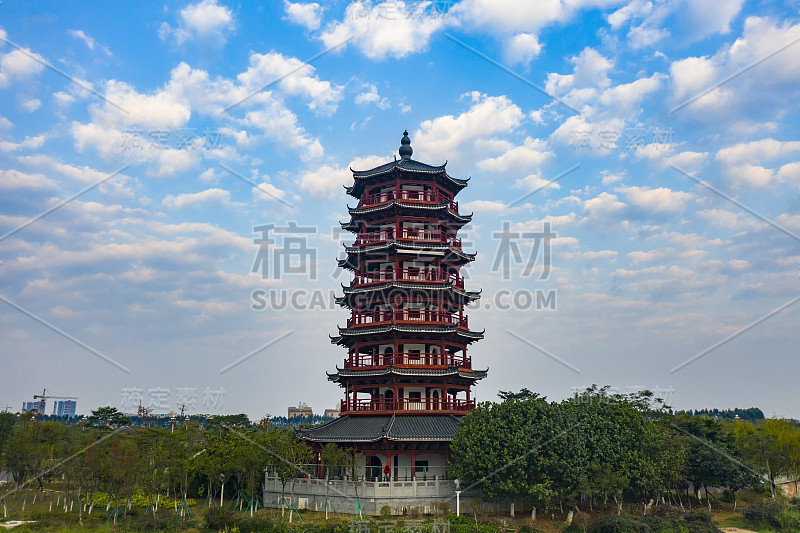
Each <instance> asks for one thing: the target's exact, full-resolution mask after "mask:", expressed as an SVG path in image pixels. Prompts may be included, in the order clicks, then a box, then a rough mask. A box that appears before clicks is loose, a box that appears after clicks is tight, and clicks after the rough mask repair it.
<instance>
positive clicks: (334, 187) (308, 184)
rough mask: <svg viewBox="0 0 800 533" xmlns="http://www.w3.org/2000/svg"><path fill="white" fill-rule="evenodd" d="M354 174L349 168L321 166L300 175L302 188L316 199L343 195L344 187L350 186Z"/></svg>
mask: <svg viewBox="0 0 800 533" xmlns="http://www.w3.org/2000/svg"><path fill="white" fill-rule="evenodd" d="M352 181H353V174H352V173H351V172H350V170H349V169H347V168H342V167H332V166H330V165H321V166H319V167H316V168H314V169H311V170H308V171H306V172H304V173H303V174H301V175H300V187H302V188H303V189H305V190H306V191H308V193H309V194H310V195H311V196H313V197H315V198H326V197H330V196H331V195H332V194H335V193H340V194H341V193H342V190H343V189H342V185H345V184H350V183H352Z"/></svg>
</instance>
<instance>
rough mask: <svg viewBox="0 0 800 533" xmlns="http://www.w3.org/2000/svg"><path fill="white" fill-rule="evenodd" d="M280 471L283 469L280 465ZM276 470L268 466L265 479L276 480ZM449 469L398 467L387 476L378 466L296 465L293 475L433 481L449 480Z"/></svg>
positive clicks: (298, 476) (444, 467) (332, 479)
mask: <svg viewBox="0 0 800 533" xmlns="http://www.w3.org/2000/svg"><path fill="white" fill-rule="evenodd" d="M279 468H280V469H282V470H283V469H285V465H281V466H280V467H279ZM277 470H278V469H277V468H275V466H268V467H267V470H266V477H267V479H275V478H278V477H279V476H278V474H277ZM448 474H449V467H447V466H425V465H415V466H411V465H400V466H398V467H397V468H393V469H392V471H390V472H389V474H385V473H384V472H383V468H382V467H380V466H377V465H375V466H366V467H364V466H357V467H355V468H354V467H346V466H345V467H332V468H328V467H327V466H326V465H324V464H301V465H296V467H295V475H293V476H291V477H296V478H297V479H317V480H325V479H327V480H329V481H333V482H335V481H337V480H339V481H349V482H352V481H356V482H361V481H378V482H384V481H411V480H412V479H413V480H416V481H433V480H435V479H437V478H438V479H440V480H444V479H449V478H448Z"/></svg>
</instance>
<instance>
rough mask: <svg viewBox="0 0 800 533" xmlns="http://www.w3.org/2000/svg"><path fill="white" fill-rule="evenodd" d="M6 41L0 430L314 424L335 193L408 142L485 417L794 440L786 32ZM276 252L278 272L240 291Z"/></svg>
mask: <svg viewBox="0 0 800 533" xmlns="http://www.w3.org/2000/svg"><path fill="white" fill-rule="evenodd" d="M0 38H2V40H0V94H2V98H0V191H2V194H0V234H2V237H0V238H1V239H2V240H0V261H2V263H0V296H2V301H0V316H2V320H1V321H0V334H1V335H2V340H3V347H2V352H1V353H2V365H3V373H2V378H1V379H2V387H0V403H1V404H2V405H1V406H0V407H5V406H6V405H8V406H11V408H13V409H18V408H19V406H20V404H21V402H22V401H23V400H30V397H31V396H32V395H33V394H34V393H36V392H37V391H40V390H41V389H42V388H48V389H50V390H52V391H55V392H56V393H59V394H62V395H73V396H78V397H79V398H80V400H79V403H78V405H79V411H83V412H87V411H88V410H89V409H91V408H94V407H96V406H99V405H106V404H112V405H116V406H118V407H121V408H123V409H124V410H130V409H131V408H133V407H135V405H132V404H137V403H138V400H137V399H138V398H139V397H141V398H142V399H143V402H144V403H145V404H151V405H153V406H154V407H156V410H157V411H166V410H169V408H173V407H174V406H175V405H176V404H178V403H186V404H188V405H189V411H190V412H246V413H248V414H249V415H250V416H252V417H259V416H261V415H263V414H265V413H271V414H273V415H284V414H285V409H286V407H287V406H288V405H294V404H296V403H297V402H299V401H305V402H307V403H309V404H310V405H311V406H312V407H313V408H314V409H315V410H316V411H321V410H322V409H324V408H327V407H333V406H334V405H336V404H337V403H338V401H339V399H340V398H341V396H342V394H341V391H340V389H338V388H337V387H336V386H335V385H333V384H331V383H328V382H326V378H325V371H326V370H327V371H333V369H334V366H335V365H336V364H337V363H341V361H342V359H343V358H344V356H345V353H344V350H342V349H341V348H338V347H335V346H331V345H330V344H329V341H328V335H329V334H333V333H335V332H336V325H337V324H339V325H344V323H345V320H346V317H347V312H346V311H344V310H342V309H338V308H336V307H335V306H333V305H331V303H330V294H331V293H336V294H338V293H340V292H341V287H340V284H341V283H347V282H348V277H347V275H342V274H341V273H340V272H336V269H335V265H336V258H337V257H338V256H340V254H341V250H342V243H345V242H349V241H351V240H352V239H351V238H350V237H348V235H346V234H342V233H341V232H340V231H339V230H338V229H337V228H338V221H344V220H347V208H346V206H347V204H348V203H349V204H350V205H351V206H352V205H355V201H354V199H353V198H350V197H348V196H347V195H346V194H345V193H344V190H343V188H342V185H343V184H347V183H348V182H349V181H350V180H351V177H350V173H349V171H348V167H352V168H355V169H359V170H364V169H367V168H371V167H373V166H377V165H378V164H381V163H383V162H386V161H389V160H391V159H392V157H393V156H394V155H395V154H396V153H397V148H398V147H399V146H400V137H401V136H402V132H403V130H404V129H408V131H409V133H410V137H411V140H412V146H413V148H414V158H415V159H417V160H420V161H423V162H427V163H430V164H441V163H443V162H444V161H447V162H448V163H447V168H448V172H449V173H450V174H451V175H452V176H454V177H458V178H465V177H470V178H471V181H470V186H469V187H468V188H467V189H465V190H464V191H463V192H462V193H461V194H460V195H459V196H458V198H457V200H458V201H459V202H460V210H461V211H462V212H464V213H469V212H474V220H473V224H471V225H470V226H469V227H468V228H466V230H465V231H464V232H463V233H464V241H465V245H464V246H465V248H466V249H467V250H468V251H477V252H478V256H477V260H476V261H475V263H473V264H472V265H471V266H470V267H469V269H468V270H469V274H468V276H469V277H468V283H469V284H470V287H471V288H475V289H478V288H480V289H482V290H483V299H482V301H481V304H480V306H478V307H476V308H474V309H471V310H470V312H469V315H470V326H471V327H472V328H473V329H484V328H485V329H486V339H485V340H483V341H482V342H480V343H477V344H476V345H474V346H473V348H472V349H471V352H470V354H471V355H472V358H473V364H474V365H475V366H476V367H478V368H485V367H489V369H490V372H489V377H488V378H487V379H486V380H484V381H483V382H482V383H480V384H479V385H478V387H477V396H478V398H479V399H480V400H493V399H495V398H496V393H497V391H498V390H514V389H519V388H522V387H528V388H529V389H532V390H535V391H538V392H540V393H541V394H544V395H546V396H548V397H549V398H552V399H559V398H563V397H567V396H569V395H571V394H572V392H573V391H574V390H575V389H576V388H583V387H585V386H588V385H591V384H592V383H597V384H600V385H610V386H611V387H613V388H614V390H618V391H620V392H630V391H633V390H637V389H638V388H649V389H651V390H657V391H660V393H661V395H662V396H666V397H667V400H668V402H669V403H670V404H671V405H673V406H675V407H677V408H680V409H687V408H704V407H720V408H725V407H736V406H738V407H749V406H758V407H761V408H763V409H764V410H765V412H766V413H767V414H768V415H777V416H792V417H800V411H798V408H797V406H796V404H795V402H792V401H791V400H790V398H791V395H792V391H793V390H794V389H795V388H796V376H797V375H798V370H800V360H798V358H797V357H796V353H797V348H796V347H797V341H798V329H797V323H798V314H797V313H798V311H797V307H800V305H797V306H796V305H795V298H797V297H798V288H800V279H798V274H800V190H799V187H798V185H799V184H800V141H798V140H797V137H798V135H797V133H798V125H797V120H796V117H797V113H798V103H797V102H798V96H800V94H798V93H800V91H799V90H798V86H800V85H799V84H798V81H800V52H798V50H800V21H798V6H797V4H796V2H788V1H787V2H755V1H744V0H732V1H723V0H714V1H711V0H702V1H699V0H698V1H688V0H687V1H676V2H658V1H655V2H650V1H648V2H645V1H640V0H634V1H611V0H609V1H606V0H597V1H592V0H581V1H562V0H550V1H547V2H520V1H514V2H511V1H489V0H464V1H462V2H434V3H430V2H422V3H413V2H406V3H402V2H396V3H393V2H387V3H376V2H361V3H359V2H354V3H347V2H330V3H324V4H315V3H291V2H288V1H287V2H278V1H275V2H270V3H268V5H265V6H255V5H250V4H248V3H242V4H226V3H222V2H214V1H211V0H203V1H201V2H198V3H186V2H179V3H167V4H163V5H158V4H153V3H144V4H142V3H113V4H110V5H108V6H104V9H103V10H97V9H88V8H83V9H81V8H79V7H77V6H76V5H73V4H70V5H68V4H64V3H62V2H53V3H45V2H42V3H38V2H37V3H35V4H31V3H21V2H4V3H3V4H2V5H0ZM86 189H88V190H86ZM83 191H85V192H83ZM82 192H83V193H82ZM79 193H82V194H79ZM76 195H77V196H76ZM73 197H74V198H73ZM68 200H69V201H68ZM45 212H47V214H45V215H43V216H40V215H42V214H43V213H45ZM36 217H40V218H36ZM34 218H36V220H34V221H32V219H34ZM290 222H293V223H296V225H297V227H298V228H306V229H309V228H310V232H306V233H301V234H299V235H301V237H302V238H303V239H304V241H303V243H304V246H305V247H306V249H307V250H309V253H307V254H304V255H303V256H302V258H303V259H304V261H301V262H300V263H296V264H295V263H292V265H294V266H295V267H296V269H297V270H299V272H297V273H287V272H280V275H278V274H276V272H275V271H274V267H275V265H274V264H270V265H269V268H266V269H262V270H263V272H252V270H253V266H254V262H255V260H256V256H257V253H258V250H259V246H258V244H255V243H254V239H256V238H257V237H258V236H259V234H258V233H257V232H254V227H256V226H260V225H269V224H272V225H274V226H275V227H278V228H287V227H289V223H290ZM545 222H549V224H550V227H551V230H552V231H553V232H554V233H556V234H557V236H556V237H555V238H553V239H552V242H551V243H550V248H551V265H550V269H549V272H548V273H547V275H544V260H543V256H542V255H537V256H536V257H535V258H533V259H531V257H532V254H531V252H532V250H533V245H534V241H533V240H531V239H530V238H527V239H526V238H523V237H521V236H522V235H523V234H528V235H529V234H530V233H532V232H541V231H542V228H543V227H544V226H543V224H544V223H545ZM506 223H507V227H508V228H509V229H510V231H511V232H513V233H514V234H515V235H519V236H520V238H519V240H518V241H515V243H516V244H517V245H518V248H519V250H520V258H521V260H516V258H515V257H514V256H513V255H512V256H508V257H509V262H508V264H507V266H508V268H507V269H503V268H502V264H503V262H502V261H500V265H501V268H493V266H494V265H495V264H496V263H497V258H498V253H499V254H501V258H502V257H503V256H502V253H503V250H504V248H502V247H501V246H500V245H501V241H500V240H499V239H498V238H497V236H496V233H497V232H500V231H501V230H502V228H503V227H504V224H506ZM289 236H291V235H290V234H289V233H281V234H279V235H278V234H275V235H273V237H274V239H273V240H274V241H275V242H274V244H272V246H274V250H279V251H280V250H285V249H286V248H285V247H288V246H289V244H288V241H286V240H285V239H286V238H287V237H289ZM540 251H541V250H540ZM528 261H532V262H533V267H534V268H533V275H526V274H525V269H526V266H528V265H527V262H528ZM312 265H313V266H314V267H315V270H316V276H313V275H312V268H311V267H312ZM270 269H273V270H270ZM262 274H263V275H262ZM254 291H261V292H260V293H258V294H268V295H273V296H274V297H275V298H277V299H276V300H275V301H276V302H278V303H280V301H281V298H283V297H286V296H288V297H289V298H290V301H291V298H294V302H295V305H286V306H280V305H268V306H267V308H266V309H258V307H259V306H258V305H257V301H256V300H254V297H253V294H254ZM537 293H538V294H540V295H550V294H553V295H555V296H554V298H555V300H554V301H555V309H550V308H545V309H536V308H535V307H536V306H535V305H533V306H531V305H528V304H527V302H528V301H529V299H530V298H531V297H533V298H534V301H535V297H536V296H535V295H536V294H537ZM276 307H279V308H277V309H276ZM265 346H266V347H265ZM262 348H263V349H262Z"/></svg>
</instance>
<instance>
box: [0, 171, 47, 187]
mask: <svg viewBox="0 0 800 533" xmlns="http://www.w3.org/2000/svg"><path fill="white" fill-rule="evenodd" d="M55 188H56V183H55V182H54V181H53V180H51V179H50V178H48V177H46V176H45V175H44V174H27V173H25V172H20V171H18V170H0V190H4V191H9V190H16V189H55Z"/></svg>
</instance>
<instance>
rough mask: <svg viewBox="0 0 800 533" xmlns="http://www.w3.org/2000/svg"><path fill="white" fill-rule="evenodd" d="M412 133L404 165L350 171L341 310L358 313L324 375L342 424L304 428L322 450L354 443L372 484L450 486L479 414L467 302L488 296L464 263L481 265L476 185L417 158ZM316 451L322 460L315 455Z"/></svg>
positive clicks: (342, 330) (477, 335) (475, 336)
mask: <svg viewBox="0 0 800 533" xmlns="http://www.w3.org/2000/svg"><path fill="white" fill-rule="evenodd" d="M412 153H413V150H412V148H411V140H410V139H409V137H408V131H405V132H403V138H402V140H401V146H400V150H399V155H400V159H399V160H398V159H397V158H395V160H394V161H391V162H388V163H386V164H384V165H381V166H378V167H376V168H373V169H371V170H363V171H358V170H352V169H351V171H352V172H353V179H354V183H353V185H352V186H351V187H347V188H346V190H347V193H348V194H350V195H351V196H353V197H355V198H356V199H357V200H358V205H357V207H355V208H349V214H350V220H349V221H348V222H344V223H341V225H342V228H343V229H345V230H348V231H350V232H352V233H353V234H354V235H355V242H353V244H352V245H349V246H347V245H345V251H346V258H345V259H342V260H340V261H339V266H340V267H342V268H344V269H348V270H350V271H352V272H353V280H352V282H351V284H350V285H348V286H343V290H344V295H343V296H342V297H341V298H337V303H338V304H339V305H341V306H342V307H344V308H346V309H348V310H349V311H350V317H349V318H348V320H347V324H346V326H345V327H339V328H338V329H339V331H338V334H337V335H335V336H332V337H331V342H332V343H333V344H336V345H338V346H342V347H344V348H345V349H346V350H347V357H346V358H345V359H344V363H343V365H342V366H341V367H339V366H337V368H336V372H334V373H330V374H328V379H329V380H330V381H332V382H334V383H337V384H338V385H339V386H341V387H342V388H343V389H344V395H345V398H344V400H342V403H341V417H340V418H338V419H336V420H334V421H333V422H329V423H327V424H323V425H321V426H317V427H315V428H311V429H307V430H304V431H300V432H299V436H300V438H302V439H304V440H306V441H308V442H310V443H312V445H313V446H315V447H316V448H317V449H318V448H319V447H320V446H321V445H322V444H324V443H328V442H334V443H337V444H339V445H342V446H347V447H351V448H355V449H356V450H357V451H358V452H360V455H359V461H360V464H359V465H358V466H359V467H360V468H362V472H363V473H364V475H365V478H366V479H367V480H375V479H381V480H383V481H401V480H414V479H425V478H427V479H434V477H435V478H437V479H447V465H448V462H449V444H450V442H451V440H452V438H453V436H454V434H455V432H456V429H457V427H458V423H459V420H460V417H461V416H463V415H464V414H466V413H468V412H469V411H471V410H472V409H474V408H475V398H474V395H473V393H472V387H473V386H474V385H476V384H477V382H478V380H480V379H482V378H484V377H486V374H487V370H475V369H473V368H472V361H471V359H470V357H469V356H468V355H467V348H468V346H469V345H470V344H471V343H472V342H475V341H478V340H480V339H482V338H483V333H482V332H478V331H472V330H470V329H469V323H468V320H467V316H466V315H465V314H464V306H465V305H467V304H469V303H470V302H474V301H476V300H478V299H479V298H480V293H479V292H475V291H469V290H467V289H466V288H465V284H464V279H463V277H462V275H461V268H462V267H463V266H465V265H466V264H468V263H470V262H471V261H474V260H475V254H474V253H473V254H470V253H466V252H464V251H463V250H462V247H461V239H459V238H458V231H459V230H460V229H461V228H462V227H463V226H464V225H465V224H467V223H468V222H470V220H471V218H472V216H471V215H462V214H461V213H459V209H458V202H456V201H455V196H456V195H457V194H458V193H459V192H460V191H461V190H462V189H463V188H465V187H466V186H467V181H468V180H460V179H456V178H453V177H451V176H449V175H448V174H447V171H446V169H445V166H446V163H445V164H444V165H441V166H432V165H428V164H425V163H421V162H419V161H415V160H414V159H412V158H411V155H412ZM315 455H316V454H315Z"/></svg>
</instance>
